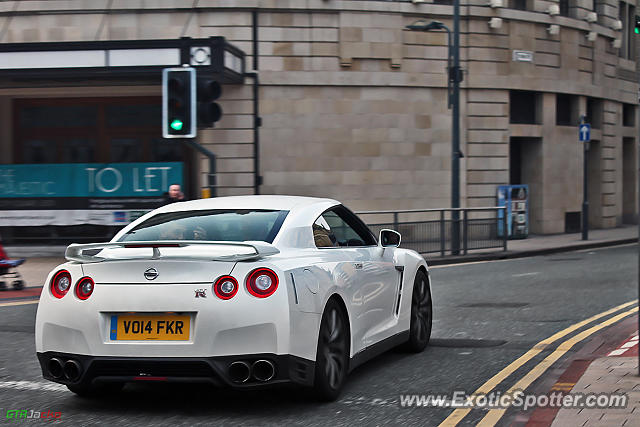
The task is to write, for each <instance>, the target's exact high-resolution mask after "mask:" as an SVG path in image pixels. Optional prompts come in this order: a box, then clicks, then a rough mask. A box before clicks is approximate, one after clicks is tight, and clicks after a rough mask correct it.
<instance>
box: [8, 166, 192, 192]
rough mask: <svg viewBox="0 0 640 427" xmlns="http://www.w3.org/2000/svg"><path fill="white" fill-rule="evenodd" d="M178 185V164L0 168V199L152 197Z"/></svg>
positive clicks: (179, 168)
mask: <svg viewBox="0 0 640 427" xmlns="http://www.w3.org/2000/svg"><path fill="white" fill-rule="evenodd" d="M171 184H182V163H180V162H166V163H55V164H28V165H0V198H9V197H32V198H42V197H46V198H49V197H132V196H133V197H153V196H156V197H157V196H162V195H163V194H164V193H166V192H167V190H168V189H169V185H171Z"/></svg>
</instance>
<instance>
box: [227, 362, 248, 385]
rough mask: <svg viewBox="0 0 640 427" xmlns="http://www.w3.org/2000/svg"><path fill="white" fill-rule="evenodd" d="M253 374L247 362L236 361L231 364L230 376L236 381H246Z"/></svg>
mask: <svg viewBox="0 0 640 427" xmlns="http://www.w3.org/2000/svg"><path fill="white" fill-rule="evenodd" d="M250 376H251V368H250V367H249V364H248V363H247V362H241V361H236V362H233V363H232V364H231V365H229V378H231V381H233V382H234V383H246V382H247V381H248V380H249V377H250Z"/></svg>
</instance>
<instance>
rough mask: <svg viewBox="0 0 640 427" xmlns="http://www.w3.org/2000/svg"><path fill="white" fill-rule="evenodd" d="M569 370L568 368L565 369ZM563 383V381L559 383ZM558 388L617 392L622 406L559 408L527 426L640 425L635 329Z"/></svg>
mask: <svg viewBox="0 0 640 427" xmlns="http://www.w3.org/2000/svg"><path fill="white" fill-rule="evenodd" d="M568 371H570V370H568ZM561 384H563V383H561ZM564 384H568V385H569V386H568V387H566V388H564V389H563V390H562V391H563V392H565V393H570V394H578V393H580V394H585V395H588V394H590V393H597V394H598V395H600V394H609V395H612V394H620V395H622V396H626V399H627V402H626V406H625V407H624V408H612V407H599V408H562V409H560V410H559V411H557V413H556V414H555V416H554V417H553V418H552V420H551V422H549V421H550V420H548V419H547V420H538V421H535V420H530V421H529V422H528V423H527V426H549V425H550V426H552V427H564V426H585V427H586V426H637V425H639V424H640V377H639V376H638V332H637V331H636V332H635V333H634V334H633V335H632V336H631V337H629V338H627V339H626V340H625V341H624V342H622V343H621V344H620V345H619V346H618V347H617V348H616V349H614V350H612V351H610V352H609V353H608V354H607V356H605V357H600V358H597V359H594V360H593V361H591V363H590V364H588V365H587V366H586V369H585V370H584V373H583V374H582V375H581V376H580V377H579V378H578V380H577V381H576V382H575V384H573V385H572V383H571V382H568V383H564Z"/></svg>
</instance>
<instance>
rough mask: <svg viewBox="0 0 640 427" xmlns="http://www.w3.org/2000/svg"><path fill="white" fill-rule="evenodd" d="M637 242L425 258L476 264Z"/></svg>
mask: <svg viewBox="0 0 640 427" xmlns="http://www.w3.org/2000/svg"><path fill="white" fill-rule="evenodd" d="M636 242H638V238H637V237H632V238H629V239H618V240H607V241H603V242H589V243H573V244H570V245H564V246H557V247H552V248H542V249H529V250H524V251H509V250H507V251H506V252H491V253H487V254H474V255H461V256H450V257H444V258H426V257H425V260H426V261H427V264H428V265H453V264H461V263H466V262H477V261H495V260H502V259H515V258H525V257H531V256H537V255H550V254H555V253H560V252H570V251H576V250H580V249H594V248H605V247H608V246H618V245H626V244H628V243H636Z"/></svg>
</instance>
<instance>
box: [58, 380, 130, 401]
mask: <svg viewBox="0 0 640 427" xmlns="http://www.w3.org/2000/svg"><path fill="white" fill-rule="evenodd" d="M122 387H124V384H123V383H106V384H100V385H95V386H94V385H69V384H67V388H68V389H69V390H70V391H72V392H73V393H75V394H76V395H78V396H79V397H83V398H93V397H102V396H107V395H110V394H117V393H119V392H120V390H122Z"/></svg>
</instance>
